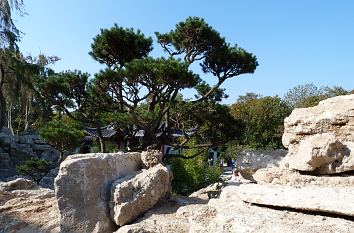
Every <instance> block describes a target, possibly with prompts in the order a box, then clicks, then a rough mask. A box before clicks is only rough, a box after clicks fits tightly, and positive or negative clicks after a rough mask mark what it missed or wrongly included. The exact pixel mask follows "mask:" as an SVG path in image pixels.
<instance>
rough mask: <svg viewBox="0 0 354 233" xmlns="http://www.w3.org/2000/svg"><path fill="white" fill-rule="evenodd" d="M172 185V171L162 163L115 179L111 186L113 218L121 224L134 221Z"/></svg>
mask: <svg viewBox="0 0 354 233" xmlns="http://www.w3.org/2000/svg"><path fill="white" fill-rule="evenodd" d="M170 186H171V183H170V171H169V170H168V169H167V168H166V167H164V166H163V165H161V164H158V165H156V166H154V167H153V168H150V169H149V170H143V171H142V172H141V173H139V174H137V175H135V176H134V177H133V178H132V177H129V178H123V179H119V180H117V181H115V182H114V183H113V184H112V188H111V200H110V209H111V218H112V219H114V222H115V223H116V224H117V225H120V226H122V225H125V224H127V223H129V222H132V221H133V220H134V219H135V218H137V217H138V216H139V215H141V214H142V213H144V212H146V211H147V210H149V209H150V208H151V207H153V206H154V205H155V204H156V203H157V202H158V201H159V200H160V199H161V198H163V197H164V196H165V195H166V194H167V192H168V190H169V189H170Z"/></svg>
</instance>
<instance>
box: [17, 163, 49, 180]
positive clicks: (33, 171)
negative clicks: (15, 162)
mask: <svg viewBox="0 0 354 233" xmlns="http://www.w3.org/2000/svg"><path fill="white" fill-rule="evenodd" d="M51 168H52V166H51V164H50V163H49V162H48V161H46V160H43V159H39V158H31V159H30V160H27V161H26V162H25V163H24V164H22V165H19V166H16V170H17V172H18V173H19V174H21V175H23V176H29V177H31V179H32V180H34V181H36V182H37V184H39V182H40V181H41V180H42V178H43V177H44V176H45V175H47V174H48V172H49V171H50V170H51Z"/></svg>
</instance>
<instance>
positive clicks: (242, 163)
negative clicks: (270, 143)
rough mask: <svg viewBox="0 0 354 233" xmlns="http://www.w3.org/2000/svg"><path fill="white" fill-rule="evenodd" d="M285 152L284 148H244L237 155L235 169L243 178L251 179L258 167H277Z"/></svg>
mask: <svg viewBox="0 0 354 233" xmlns="http://www.w3.org/2000/svg"><path fill="white" fill-rule="evenodd" d="M286 154H287V151H286V150H244V151H243V152H241V153H240V154H239V155H238V156H237V161H236V162H237V169H238V171H239V173H240V174H241V176H242V177H243V178H245V179H248V180H252V181H253V180H254V179H253V174H254V173H255V172H256V171H257V170H258V169H261V168H268V167H278V166H279V162H280V161H281V160H282V159H283V158H284V157H285V155H286Z"/></svg>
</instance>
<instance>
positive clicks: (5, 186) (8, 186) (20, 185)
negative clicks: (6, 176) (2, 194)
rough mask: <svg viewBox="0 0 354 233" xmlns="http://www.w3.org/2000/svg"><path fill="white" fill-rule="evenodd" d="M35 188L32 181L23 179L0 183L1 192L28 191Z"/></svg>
mask: <svg viewBox="0 0 354 233" xmlns="http://www.w3.org/2000/svg"><path fill="white" fill-rule="evenodd" d="M34 186H36V184H35V183H34V181H32V180H27V179H23V178H17V179H15V180H12V181H9V182H0V190H1V191H12V190H17V189H30V188H33V187H34Z"/></svg>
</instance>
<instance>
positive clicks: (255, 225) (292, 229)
mask: <svg viewBox="0 0 354 233" xmlns="http://www.w3.org/2000/svg"><path fill="white" fill-rule="evenodd" d="M244 182H246V183H248V182H249V181H247V180H239V181H235V182H233V183H229V184H228V186H226V187H225V188H223V190H222V192H221V194H220V197H219V198H216V199H211V200H209V202H207V203H206V202H203V201H202V200H200V199H195V198H191V197H189V198H187V197H178V196H173V197H172V198H171V199H170V200H168V201H164V202H160V203H159V204H158V205H157V206H156V207H154V208H153V209H151V210H149V211H148V212H147V213H145V214H144V216H142V217H140V218H139V219H137V220H136V221H135V223H133V224H131V225H125V226H123V227H121V228H119V229H118V231H117V232H118V233H138V232H139V233H141V232H145V233H156V232H163V233H175V232H179V233H197V232H198V233H204V232H206V233H226V232H228V233H229V232H241V233H243V232H257V233H266V232H267V233H268V232H289V233H297V232H302V233H330V232H341V233H342V232H344V233H351V232H353V229H354V222H353V221H351V220H347V219H343V218H338V217H330V216H324V215H320V214H318V215H312V214H306V213H301V212H293V211H287V210H277V209H270V208H267V207H261V206H255V205H250V204H248V203H245V202H244V201H242V200H241V199H240V197H239V185H240V184H241V183H244Z"/></svg>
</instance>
